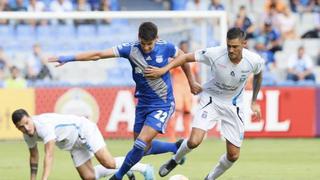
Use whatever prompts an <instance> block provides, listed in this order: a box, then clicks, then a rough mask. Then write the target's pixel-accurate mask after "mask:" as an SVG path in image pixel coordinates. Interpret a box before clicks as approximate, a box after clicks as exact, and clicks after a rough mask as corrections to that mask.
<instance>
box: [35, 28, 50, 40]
mask: <svg viewBox="0 0 320 180" xmlns="http://www.w3.org/2000/svg"><path fill="white" fill-rule="evenodd" d="M36 32H37V39H38V40H40V41H43V40H48V39H54V38H55V37H54V36H53V35H54V34H53V33H54V32H53V30H52V26H39V27H37V31H36Z"/></svg>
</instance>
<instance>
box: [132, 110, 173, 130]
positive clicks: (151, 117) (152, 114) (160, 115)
mask: <svg viewBox="0 0 320 180" xmlns="http://www.w3.org/2000/svg"><path fill="white" fill-rule="evenodd" d="M173 112H174V104H173V105H171V106H166V107H139V106H137V107H136V118H135V122H134V127H133V131H134V132H135V133H140V131H141V129H142V127H143V126H144V125H147V126H150V127H152V128H153V129H154V130H156V131H158V132H159V133H162V134H163V133H164V132H165V129H166V127H167V122H168V120H169V119H170V117H171V115H172V113H173Z"/></svg>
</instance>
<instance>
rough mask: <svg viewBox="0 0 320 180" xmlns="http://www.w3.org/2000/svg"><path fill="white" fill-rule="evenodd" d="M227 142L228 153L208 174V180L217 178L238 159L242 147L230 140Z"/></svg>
mask: <svg viewBox="0 0 320 180" xmlns="http://www.w3.org/2000/svg"><path fill="white" fill-rule="evenodd" d="M226 144H227V153H226V154H223V155H222V156H221V157H220V159H219V162H218V164H217V165H216V166H215V167H214V169H213V170H212V171H211V172H210V173H209V174H208V176H207V177H206V180H215V179H216V178H218V177H219V176H221V175H222V174H223V173H224V172H225V171H226V170H228V169H229V168H230V167H231V166H232V165H233V163H234V162H235V161H237V160H238V158H239V155H240V147H237V146H235V145H233V144H232V143H231V142H230V141H228V140H227V141H226Z"/></svg>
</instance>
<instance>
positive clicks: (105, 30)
mask: <svg viewBox="0 0 320 180" xmlns="http://www.w3.org/2000/svg"><path fill="white" fill-rule="evenodd" d="M97 30H98V35H99V36H107V37H109V36H110V35H112V34H113V33H115V32H113V31H114V29H112V28H111V26H109V25H100V26H98V28H97Z"/></svg>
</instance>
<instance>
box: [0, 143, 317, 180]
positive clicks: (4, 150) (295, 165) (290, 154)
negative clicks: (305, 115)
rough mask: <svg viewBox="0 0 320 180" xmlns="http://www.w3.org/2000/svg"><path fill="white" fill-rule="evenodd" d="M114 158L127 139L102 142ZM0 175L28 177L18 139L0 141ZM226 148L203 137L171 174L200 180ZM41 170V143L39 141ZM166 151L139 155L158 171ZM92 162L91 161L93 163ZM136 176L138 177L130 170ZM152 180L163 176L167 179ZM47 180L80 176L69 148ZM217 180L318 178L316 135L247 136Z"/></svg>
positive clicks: (124, 148)
mask: <svg viewBox="0 0 320 180" xmlns="http://www.w3.org/2000/svg"><path fill="white" fill-rule="evenodd" d="M107 145H108V148H109V150H110V151H111V152H112V154H113V155H114V156H124V155H125V154H126V153H127V151H128V150H129V149H130V148H131V146H132V141H131V140H107ZM0 147H1V148H0V154H1V158H0V179H1V180H18V179H19V180H20V179H29V163H28V158H29V152H28V150H27V146H26V145H25V143H24V142H23V141H0ZM224 150H225V143H224V142H223V141H221V140H219V139H206V140H205V141H204V142H203V143H202V144H201V145H200V147H199V148H198V149H196V150H194V151H193V152H191V153H190V154H189V155H188V157H187V161H186V164H184V165H183V166H179V167H177V168H176V169H175V170H174V171H173V172H172V173H171V174H170V175H174V174H183V175H185V176H187V177H188V178H189V179H190V180H202V179H204V177H205V176H206V174H207V173H208V172H209V170H210V169H211V168H212V167H213V166H214V165H215V164H216V162H217V161H218V159H219V157H220V155H221V154H222V153H223V152H224ZM39 151H40V162H39V163H40V164H39V167H40V169H39V172H38V179H40V177H41V173H42V161H43V145H42V144H41V145H39ZM169 157H170V155H169V154H163V155H156V156H148V157H144V158H143V160H142V162H144V163H151V164H152V165H153V166H154V167H155V172H156V174H157V171H158V168H159V167H160V165H161V164H162V163H163V162H165V161H167V160H168V158H169ZM95 163H96V161H95ZM135 174H136V177H137V179H138V180H140V179H143V178H142V176H141V175H140V174H138V173H135ZM156 176H157V179H168V177H165V178H160V177H159V176H158V175H156ZM49 179H52V180H73V179H80V178H79V176H78V174H77V172H76V170H75V168H74V167H73V164H72V160H71V157H70V155H69V153H68V152H64V151H60V150H58V149H56V151H55V159H54V167H53V170H52V172H51V176H50V178H49ZM220 179H222V180H238V179H239V180H301V179H303V180H316V179H320V139H319V138H318V139H246V140H245V141H244V143H243V146H242V148H241V155H240V159H239V161H238V162H237V163H236V164H234V166H233V167H232V168H231V169H229V170H228V171H227V172H226V173H225V174H223V175H222V176H221V178H220Z"/></svg>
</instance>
